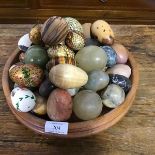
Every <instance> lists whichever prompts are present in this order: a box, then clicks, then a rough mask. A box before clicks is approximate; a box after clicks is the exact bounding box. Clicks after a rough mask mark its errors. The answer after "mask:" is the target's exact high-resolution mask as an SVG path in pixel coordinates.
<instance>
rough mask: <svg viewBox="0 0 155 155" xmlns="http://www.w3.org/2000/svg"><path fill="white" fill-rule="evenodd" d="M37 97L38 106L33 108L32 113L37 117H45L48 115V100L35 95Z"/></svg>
mask: <svg viewBox="0 0 155 155" xmlns="http://www.w3.org/2000/svg"><path fill="white" fill-rule="evenodd" d="M35 96H36V105H35V107H34V108H33V110H32V112H34V113H35V114H37V115H45V114H46V113H47V100H46V99H45V98H43V97H42V96H40V95H39V94H37V93H35Z"/></svg>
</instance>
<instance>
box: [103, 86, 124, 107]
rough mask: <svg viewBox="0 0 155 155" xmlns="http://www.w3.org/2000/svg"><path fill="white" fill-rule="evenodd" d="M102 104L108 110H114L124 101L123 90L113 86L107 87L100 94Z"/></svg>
mask: <svg viewBox="0 0 155 155" xmlns="http://www.w3.org/2000/svg"><path fill="white" fill-rule="evenodd" d="M101 98H102V101H103V104H104V105H105V106H106V107H109V108H116V107H117V106H119V105H120V104H122V103H123V102H124V100H125V92H124V90H123V89H122V88H121V87H120V86H118V85H115V84H110V85H108V87H107V89H106V90H105V91H103V92H101Z"/></svg>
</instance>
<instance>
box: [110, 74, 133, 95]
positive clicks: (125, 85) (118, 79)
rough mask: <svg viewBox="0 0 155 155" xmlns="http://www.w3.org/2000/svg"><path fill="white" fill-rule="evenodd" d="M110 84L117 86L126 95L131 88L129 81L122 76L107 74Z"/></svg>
mask: <svg viewBox="0 0 155 155" xmlns="http://www.w3.org/2000/svg"><path fill="white" fill-rule="evenodd" d="M109 77H110V83H113V84H116V85H119V86H120V87H121V88H122V89H123V90H124V92H125V93H127V92H128V91H129V90H130V88H131V80H130V79H129V78H127V77H125V76H123V75H118V74H109Z"/></svg>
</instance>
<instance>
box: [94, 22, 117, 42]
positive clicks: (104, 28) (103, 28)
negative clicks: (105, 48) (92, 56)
mask: <svg viewBox="0 0 155 155" xmlns="http://www.w3.org/2000/svg"><path fill="white" fill-rule="evenodd" d="M91 32H92V35H93V36H94V37H96V38H97V40H98V41H99V42H100V43H103V44H107V45H112V44H113V42H114V32H113V30H112V29H111V27H110V25H109V24H108V23H107V22H106V21H104V20H97V21H95V22H94V23H93V24H92V26H91Z"/></svg>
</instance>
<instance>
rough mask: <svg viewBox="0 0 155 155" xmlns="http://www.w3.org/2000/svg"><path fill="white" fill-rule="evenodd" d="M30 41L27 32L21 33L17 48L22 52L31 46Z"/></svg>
mask: <svg viewBox="0 0 155 155" xmlns="http://www.w3.org/2000/svg"><path fill="white" fill-rule="evenodd" d="M31 44H32V42H31V40H30V38H29V34H28V33H27V34H25V35H23V36H22V37H21V38H20V39H19V41H18V48H19V49H20V50H22V51H24V52H26V51H27V49H28V48H29V47H30V46H31Z"/></svg>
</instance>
